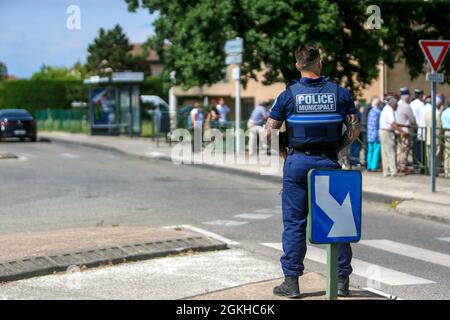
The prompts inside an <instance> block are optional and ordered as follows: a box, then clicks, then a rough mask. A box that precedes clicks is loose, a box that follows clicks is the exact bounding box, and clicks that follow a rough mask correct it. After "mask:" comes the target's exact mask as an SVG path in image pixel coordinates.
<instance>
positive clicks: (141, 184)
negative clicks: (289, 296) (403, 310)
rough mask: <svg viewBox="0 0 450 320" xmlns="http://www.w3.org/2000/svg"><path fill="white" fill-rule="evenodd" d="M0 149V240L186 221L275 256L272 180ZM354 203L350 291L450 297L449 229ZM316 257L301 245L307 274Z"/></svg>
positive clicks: (106, 155) (38, 149) (27, 147)
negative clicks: (359, 238) (357, 229)
mask: <svg viewBox="0 0 450 320" xmlns="http://www.w3.org/2000/svg"><path fill="white" fill-rule="evenodd" d="M5 151H6V152H11V153H14V154H16V155H18V156H19V159H16V160H0V181H1V184H0V195H1V198H0V201H1V202H0V203H1V205H0V217H1V219H2V223H1V224H0V234H3V235H4V234H10V233H16V232H24V231H44V230H52V229H59V228H67V227H88V226H96V225H148V226H167V225H181V224H188V225H191V226H194V227H197V228H201V229H204V230H207V231H210V232H214V233H217V234H219V235H221V236H223V237H226V238H228V239H230V240H232V241H235V242H238V244H236V245H235V246H237V247H239V248H243V249H245V250H246V251H248V252H250V253H251V254H253V255H255V256H258V257H259V258H261V257H262V258H264V259H267V260H268V261H278V259H279V257H280V254H281V251H280V250H279V246H280V239H281V236H280V235H281V230H282V223H281V209H280V196H279V192H280V185H278V184H277V183H273V182H264V181H262V180H260V179H251V178H248V177H240V176H237V175H227V174H225V173H222V172H214V171H212V170H206V169H202V168H198V167H194V166H175V165H173V164H171V163H168V162H164V161H158V160H138V159H134V158H131V157H127V156H123V155H120V154H117V153H114V152H108V151H103V150H96V149H92V148H86V147H77V146H69V145H63V144H58V143H46V142H39V143H15V142H5V143H1V144H0V152H5ZM363 206H364V216H363V239H364V241H363V243H362V244H358V245H354V258H355V260H354V268H355V275H354V276H353V277H352V285H353V286H358V287H368V286H369V287H375V288H378V289H379V290H382V291H383V292H386V293H388V294H391V295H394V296H398V297H399V298H405V299H450V269H449V268H450V246H449V242H448V241H449V240H450V226H448V225H444V224H440V223H435V222H430V221H424V220H421V219H415V218H410V217H405V216H397V215H394V212H393V211H392V210H391V209H390V208H389V207H388V206H387V205H384V204H380V203H367V202H365V203H364V204H363ZM443 238H444V239H443ZM375 240H378V241H375ZM323 254H324V247H321V248H317V247H313V248H311V249H310V250H309V251H308V260H307V261H306V267H307V270H309V271H319V272H324V271H325V265H324V264H323V263H322V262H323ZM374 279H375V280H374ZM376 279H378V280H380V281H377V280H376Z"/></svg>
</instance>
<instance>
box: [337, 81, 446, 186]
mask: <svg viewBox="0 0 450 320" xmlns="http://www.w3.org/2000/svg"><path fill="white" fill-rule="evenodd" d="M432 108H433V107H432V104H431V96H429V95H425V93H424V91H423V90H422V89H416V90H415V91H414V98H413V99H411V95H410V91H409V89H408V88H401V89H400V93H399V94H395V93H389V94H387V95H386V97H385V100H384V101H382V100H381V99H380V98H378V97H374V98H373V99H372V101H371V103H370V105H369V106H367V107H366V108H364V109H363V110H362V112H360V117H361V123H362V125H363V127H364V126H366V130H365V136H364V135H363V136H361V137H360V140H361V141H362V142H363V143H365V142H367V154H366V159H365V165H366V167H367V170H368V171H382V172H383V175H384V176H386V177H387V176H398V175H406V174H410V173H425V171H426V170H427V168H429V167H430V164H429V163H430V158H431V128H432ZM363 132H364V130H363ZM361 141H360V142H358V143H356V144H359V145H360V144H361ZM347 152H349V153H350V154H352V151H351V150H349V151H347ZM344 158H345V157H344ZM380 162H381V167H380ZM436 164H437V167H438V171H437V173H438V174H439V173H442V172H443V173H444V175H445V177H450V107H447V106H446V104H445V96H444V95H443V94H437V96H436ZM344 166H345V164H344ZM442 169H443V170H442Z"/></svg>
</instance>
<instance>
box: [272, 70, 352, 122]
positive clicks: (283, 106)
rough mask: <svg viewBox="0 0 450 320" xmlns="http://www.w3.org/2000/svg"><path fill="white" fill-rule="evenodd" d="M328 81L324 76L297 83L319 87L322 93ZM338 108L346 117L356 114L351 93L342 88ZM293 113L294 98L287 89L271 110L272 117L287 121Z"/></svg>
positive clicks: (340, 88)
mask: <svg viewBox="0 0 450 320" xmlns="http://www.w3.org/2000/svg"><path fill="white" fill-rule="evenodd" d="M327 81H328V80H327V79H326V78H325V77H323V76H322V77H319V78H317V79H312V78H301V79H300V80H297V82H300V83H301V84H302V85H304V86H308V87H317V90H318V91H317V92H320V88H321V87H322V86H323V85H324V84H325V83H327ZM338 108H339V109H338V110H339V112H340V113H341V114H342V116H344V117H345V115H348V114H355V113H356V107H355V103H354V102H353V98H352V96H351V94H350V92H349V91H348V90H347V89H345V88H342V87H339V101H338ZM293 113H295V103H294V97H293V96H292V94H291V92H290V91H289V89H286V90H285V91H283V92H282V93H281V94H280V95H279V96H278V98H277V99H276V100H275V103H274V104H273V106H272V109H271V110H270V117H271V118H272V119H274V120H277V121H285V120H286V118H288V117H289V116H290V115H291V114H293Z"/></svg>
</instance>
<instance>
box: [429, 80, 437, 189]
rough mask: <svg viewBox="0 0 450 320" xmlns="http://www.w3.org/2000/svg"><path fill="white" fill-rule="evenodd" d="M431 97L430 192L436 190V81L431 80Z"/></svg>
mask: <svg viewBox="0 0 450 320" xmlns="http://www.w3.org/2000/svg"><path fill="white" fill-rule="evenodd" d="M432 73H433V74H434V73H435V72H434V71H433V72H432ZM431 99H432V106H433V107H432V110H431V157H430V158H431V159H430V160H431V164H430V167H431V192H436V81H432V82H431Z"/></svg>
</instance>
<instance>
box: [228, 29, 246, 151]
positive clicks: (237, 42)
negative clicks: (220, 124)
mask: <svg viewBox="0 0 450 320" xmlns="http://www.w3.org/2000/svg"><path fill="white" fill-rule="evenodd" d="M243 52H244V40H243V39H242V38H235V39H233V40H229V41H227V42H226V43H225V53H226V54H227V57H226V60H225V63H226V64H227V65H232V64H235V65H236V68H235V69H234V70H233V79H234V80H236V102H235V106H236V108H235V139H236V142H235V146H236V154H237V155H239V154H240V152H241V131H240V129H241V64H242V53H243Z"/></svg>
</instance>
